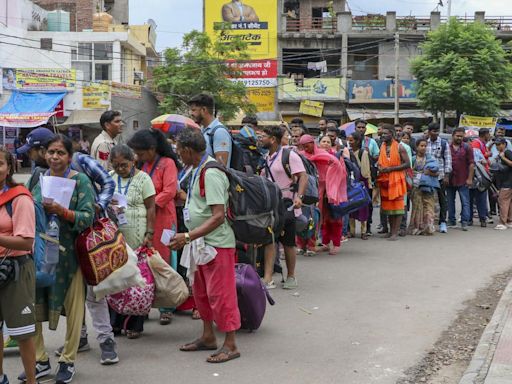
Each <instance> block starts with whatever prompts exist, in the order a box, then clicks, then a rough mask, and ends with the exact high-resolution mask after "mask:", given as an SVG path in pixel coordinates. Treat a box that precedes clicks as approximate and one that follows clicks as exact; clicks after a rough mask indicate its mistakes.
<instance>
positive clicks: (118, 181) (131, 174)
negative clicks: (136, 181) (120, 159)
mask: <svg viewBox="0 0 512 384" xmlns="http://www.w3.org/2000/svg"><path fill="white" fill-rule="evenodd" d="M134 173H135V169H134V168H132V170H131V171H130V180H128V183H127V184H126V186H125V187H124V193H123V192H122V191H121V176H119V175H117V190H118V191H119V193H123V195H125V196H126V195H127V194H128V188H129V187H130V184H131V183H132V179H133V175H134Z"/></svg>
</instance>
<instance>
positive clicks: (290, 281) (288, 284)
mask: <svg viewBox="0 0 512 384" xmlns="http://www.w3.org/2000/svg"><path fill="white" fill-rule="evenodd" d="M298 287H299V284H298V283H297V279H296V278H295V277H288V278H287V279H286V281H285V282H284V283H283V289H297V288H298Z"/></svg>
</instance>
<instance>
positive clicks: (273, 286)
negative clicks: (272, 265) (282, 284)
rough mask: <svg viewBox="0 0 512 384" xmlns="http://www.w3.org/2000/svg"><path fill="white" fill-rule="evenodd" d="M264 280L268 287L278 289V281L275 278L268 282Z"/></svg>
mask: <svg viewBox="0 0 512 384" xmlns="http://www.w3.org/2000/svg"><path fill="white" fill-rule="evenodd" d="M261 281H262V282H263V284H265V287H266V288H267V289H276V288H277V285H276V282H275V281H274V280H272V281H270V283H267V282H265V280H263V279H262V280H261Z"/></svg>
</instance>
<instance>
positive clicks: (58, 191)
mask: <svg viewBox="0 0 512 384" xmlns="http://www.w3.org/2000/svg"><path fill="white" fill-rule="evenodd" d="M75 185H76V181H75V180H72V179H65V178H63V177H57V176H41V195H42V196H43V199H53V201H54V202H55V203H57V204H59V205H60V206H62V207H64V208H66V209H68V208H69V203H71V198H72V197H73V191H74V190H75Z"/></svg>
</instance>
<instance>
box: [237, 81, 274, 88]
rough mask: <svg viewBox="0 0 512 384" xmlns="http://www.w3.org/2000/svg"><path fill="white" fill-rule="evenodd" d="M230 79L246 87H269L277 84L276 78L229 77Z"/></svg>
mask: <svg viewBox="0 0 512 384" xmlns="http://www.w3.org/2000/svg"><path fill="white" fill-rule="evenodd" d="M231 81H234V82H237V83H244V85H245V86H246V87H248V88H251V87H254V88H265V87H268V88H270V87H276V86H277V79H231Z"/></svg>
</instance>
